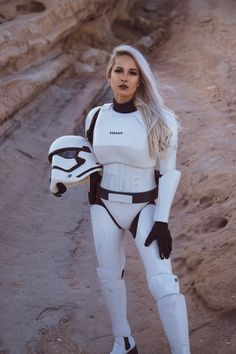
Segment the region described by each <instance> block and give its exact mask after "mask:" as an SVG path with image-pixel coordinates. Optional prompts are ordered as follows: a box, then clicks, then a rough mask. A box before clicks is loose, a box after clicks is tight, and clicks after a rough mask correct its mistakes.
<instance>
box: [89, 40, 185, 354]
mask: <svg viewBox="0 0 236 354" xmlns="http://www.w3.org/2000/svg"><path fill="white" fill-rule="evenodd" d="M107 79H108V81H109V84H110V86H111V89H112V91H113V94H114V100H113V103H112V104H110V103H109V104H105V105H103V106H102V107H96V108H94V109H93V110H92V111H90V112H89V114H88V116H87V118H86V124H85V130H86V136H87V138H88V140H89V141H90V142H91V143H92V144H93V150H94V153H95V155H96V158H97V159H98V161H99V163H100V164H101V165H102V166H103V173H102V177H101V181H99V178H95V174H93V175H92V176H91V177H90V179H91V182H92V183H91V187H92V188H91V192H90V202H91V204H92V205H91V219H92V227H93V236H94V242H95V248H96V254H97V259H98V265H99V267H98V268H97V274H98V278H99V282H100V285H101V290H102V293H103V296H104V299H105V302H106V305H107V308H108V311H109V314H110V318H111V322H112V331H113V334H114V337H115V340H114V346H113V349H112V351H111V353H110V354H125V353H130V354H131V353H132V354H134V353H138V350H137V347H136V345H135V341H134V338H133V337H132V335H131V329H130V326H129V323H128V320H127V316H126V288H125V282H124V279H123V273H124V267H125V254H124V249H123V241H124V230H130V231H131V233H132V235H133V237H134V240H135V244H136V246H137V249H138V251H139V253H140V257H141V259H142V261H143V264H144V267H145V272H146V277H147V282H148V287H149V289H150V291H151V294H152V295H153V297H154V298H155V300H156V303H157V309H158V312H159V315H160V319H161V322H162V325H163V328H164V331H165V333H166V336H167V339H168V341H169V344H170V348H171V352H172V353H173V354H189V353H190V345H189V336H188V320H187V310H186V304H185V298H184V296H183V295H182V294H180V292H179V283H178V278H177V277H176V276H175V275H174V274H173V273H172V269H171V262H170V258H169V255H170V253H171V250H172V246H171V244H172V240H171V235H170V232H169V229H168V218H169V212H170V208H171V204H172V201H173V198H174V194H175V192H176V188H177V185H178V182H179V178H180V172H179V171H177V170H176V149H177V135H178V124H177V122H176V119H175V116H174V114H173V113H172V112H170V111H169V110H167V108H165V106H164V105H163V102H162V99H161V96H160V95H159V93H158V90H157V85H156V80H155V78H154V75H153V73H152V71H151V69H150V67H149V64H148V63H147V61H146V59H145V58H144V57H143V55H142V54H141V53H140V52H139V51H138V50H136V49H134V48H133V47H131V46H128V45H120V46H118V47H116V48H115V49H114V51H113V54H112V56H111V59H110V61H109V64H108V68H107ZM156 170H158V171H159V173H160V174H159V176H158V174H157V173H156ZM158 177H159V178H158ZM157 182H159V183H158V187H157ZM157 191H158V199H157V201H156V203H155V200H156V198H157Z"/></svg>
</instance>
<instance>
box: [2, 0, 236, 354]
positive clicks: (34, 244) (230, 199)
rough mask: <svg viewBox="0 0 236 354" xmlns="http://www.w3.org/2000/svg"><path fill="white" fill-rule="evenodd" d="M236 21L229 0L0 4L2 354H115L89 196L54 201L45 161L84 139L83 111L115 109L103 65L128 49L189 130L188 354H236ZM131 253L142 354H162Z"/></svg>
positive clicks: (180, 234)
mask: <svg viewBox="0 0 236 354" xmlns="http://www.w3.org/2000/svg"><path fill="white" fill-rule="evenodd" d="M235 11H236V4H235V1H233V0H232V1H231V0H229V1H227V2H225V1H221V0H219V1H217V2H215V1H211V0H207V1H203V0H198V1H195V0H182V1H179V2H178V4H177V2H176V1H171V0H156V1H155V0H150V1H142V0H136V1H135V0H133V1H128V0H127V1H126V0H124V1H121V0H120V1H113V0H90V1H85V0H70V1H65V0H52V1H46V0H43V1H38V2H36V1H31V0H15V1H14V0H12V1H11V0H0V73H1V79H0V85H1V86H0V123H2V124H1V126H0V134H1V137H0V150H1V153H0V162H1V166H2V167H3V166H4V168H2V169H1V175H0V186H1V187H0V192H1V199H0V215H1V226H2V230H3V231H2V234H1V239H0V241H1V247H0V256H1V263H2V265H1V273H2V279H1V282H0V286H1V293H2V294H3V296H1V300H0V310H1V321H0V332H1V338H0V354H7V353H9V354H26V353H27V354H39V353H40V354H41V353H50V354H65V353H67V354H74V353H79V352H80V348H82V349H83V351H85V352H88V353H91V354H92V353H94V354H95V353H96V354H104V353H107V352H109V349H110V348H111V345H112V336H111V329H110V323H109V319H108V317H107V314H106V311H105V308H104V303H103V300H102V297H101V293H100V289H99V285H98V283H97V280H96V274H95V268H96V260H95V253H94V249H93V242H92V236H91V228H90V221H89V208H88V203H87V202H86V192H87V189H86V188H87V187H86V186H85V187H84V188H81V189H79V190H75V191H74V192H73V193H72V192H68V194H66V195H65V196H64V197H63V198H62V200H58V199H56V198H54V197H53V196H50V195H49V191H48V179H49V164H48V163H47V161H46V156H47V149H48V146H49V144H50V143H51V141H52V140H53V139H55V138H56V137H58V136H60V135H64V134H67V133H69V134H71V133H72V134H74V133H80V134H83V119H84V113H85V111H86V110H87V109H88V108H90V107H91V106H94V105H96V104H98V103H99V104H100V103H102V102H105V101H108V100H110V99H111V96H110V94H109V92H108V91H107V85H106V82H105V80H104V65H105V63H106V61H107V58H108V55H109V54H110V51H111V48H112V47H113V46H114V45H115V44H118V43H121V42H130V43H132V44H133V45H135V46H137V47H138V48H140V49H142V51H143V52H144V53H145V54H146V55H147V56H148V59H149V60H150V61H151V63H152V66H153V68H154V70H156V72H157V73H158V75H159V78H160V81H161V83H162V84H163V85H161V92H162V94H163V96H164V97H165V99H166V103H167V105H168V106H170V107H171V108H172V109H174V110H175V111H176V112H177V114H178V116H179V118H180V121H181V124H182V130H181V132H180V135H179V152H178V168H179V169H180V170H181V172H182V178H181V183H180V185H179V188H178V191H177V195H176V198H175V202H174V205H173V208H172V212H171V219H170V226H171V230H172V234H173V245H174V247H173V253H172V260H173V262H172V263H173V269H174V272H175V273H176V274H177V275H179V277H180V283H181V288H182V291H183V292H184V293H185V295H186V299H187V303H188V310H189V322H190V333H191V343H192V353H193V354H199V353H204V354H222V353H227V354H234V352H235V347H236V342H235V333H236V331H235V296H236V293H235V249H236V247H235V150H236V149H235V132H236V129H235V116H236V100H235V97H236V96H235V94H236V90H235V79H236V74H235V72H236V71H235V70H236V55H235V46H236V39H235V38H236V37H235V21H234V17H233V15H232V14H234V13H235ZM65 214H66V215H67V217H66V218H65ZM9 220H10V221H9ZM126 247H127V269H126V279H127V285H128V299H129V316H130V319H131V324H132V328H133V332H134V335H135V337H136V339H137V342H138V345H139V348H140V351H141V353H143V354H156V352H159V353H162V354H167V353H169V351H168V349H167V344H166V341H165V337H164V336H163V332H162V330H161V327H160V323H159V322H158V318H157V315H156V309H155V304H154V301H153V299H152V298H151V296H150V294H149V292H148V290H147V287H146V281H145V276H144V272H143V268H142V265H141V264H140V259H139V257H138V254H137V252H136V250H135V249H134V245H133V242H132V239H131V238H129V235H127V238H126Z"/></svg>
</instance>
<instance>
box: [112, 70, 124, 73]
mask: <svg viewBox="0 0 236 354" xmlns="http://www.w3.org/2000/svg"><path fill="white" fill-rule="evenodd" d="M114 71H115V73H121V72H122V70H121V69H115V70H114Z"/></svg>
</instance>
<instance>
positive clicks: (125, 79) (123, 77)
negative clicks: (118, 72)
mask: <svg viewBox="0 0 236 354" xmlns="http://www.w3.org/2000/svg"><path fill="white" fill-rule="evenodd" d="M121 81H123V82H126V81H127V75H126V74H123V75H122V77H121Z"/></svg>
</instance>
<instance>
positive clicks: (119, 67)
mask: <svg viewBox="0 0 236 354" xmlns="http://www.w3.org/2000/svg"><path fill="white" fill-rule="evenodd" d="M115 68H116V69H124V68H123V66H115ZM129 70H134V71H138V69H136V68H129Z"/></svg>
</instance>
